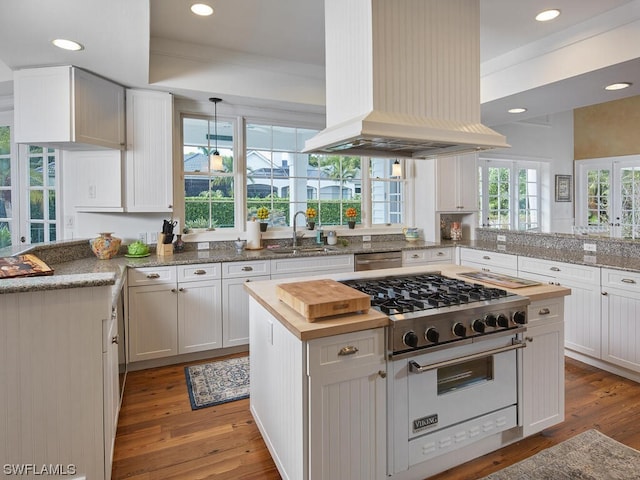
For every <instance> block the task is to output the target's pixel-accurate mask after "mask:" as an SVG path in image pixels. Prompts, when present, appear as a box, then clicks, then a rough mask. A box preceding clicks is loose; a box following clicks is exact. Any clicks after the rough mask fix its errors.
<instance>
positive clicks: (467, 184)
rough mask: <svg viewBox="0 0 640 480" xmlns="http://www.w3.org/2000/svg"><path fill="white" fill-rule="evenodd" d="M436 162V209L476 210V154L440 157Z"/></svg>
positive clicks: (445, 210) (453, 210) (449, 210)
mask: <svg viewBox="0 0 640 480" xmlns="http://www.w3.org/2000/svg"><path fill="white" fill-rule="evenodd" d="M435 162H436V171H435V176H436V211H438V212H474V211H477V210H478V163H477V158H476V154H471V155H460V156H450V157H441V158H437V159H436V160H435Z"/></svg>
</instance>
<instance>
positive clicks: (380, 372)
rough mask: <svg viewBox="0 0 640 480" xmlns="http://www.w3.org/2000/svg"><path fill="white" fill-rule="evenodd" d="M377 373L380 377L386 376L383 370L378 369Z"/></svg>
mask: <svg viewBox="0 0 640 480" xmlns="http://www.w3.org/2000/svg"><path fill="white" fill-rule="evenodd" d="M378 375H380V377H381V378H387V372H385V371H384V370H378Z"/></svg>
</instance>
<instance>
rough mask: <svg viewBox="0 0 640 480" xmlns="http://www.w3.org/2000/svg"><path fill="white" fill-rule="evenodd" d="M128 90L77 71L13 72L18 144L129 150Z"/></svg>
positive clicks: (46, 68) (74, 68)
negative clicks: (127, 144) (126, 133)
mask: <svg viewBox="0 0 640 480" xmlns="http://www.w3.org/2000/svg"><path fill="white" fill-rule="evenodd" d="M124 97H125V93H124V87H122V86H121V85H117V84H115V83H113V82H110V81H108V80H106V79H104V78H101V77H98V76H97V75H94V74H92V73H89V72H87V71H85V70H81V69H79V68H77V67H73V66H69V65H67V66H59V67H42V68H28V69H24V70H18V71H16V72H15V73H14V102H15V139H16V142H17V143H28V144H33V145H42V146H47V147H53V148H62V149H66V150H91V149H103V148H109V149H116V150H122V149H124V146H125V103H124Z"/></svg>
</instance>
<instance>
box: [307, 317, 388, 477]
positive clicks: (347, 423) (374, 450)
mask: <svg viewBox="0 0 640 480" xmlns="http://www.w3.org/2000/svg"><path fill="white" fill-rule="evenodd" d="M307 349H308V366H309V367H308V368H309V372H308V374H309V449H308V450H309V471H310V475H309V478H312V479H314V480H316V479H323V480H333V479H336V478H341V479H348V480H365V479H376V478H380V479H381V478H384V477H385V474H386V462H385V458H386V380H385V377H386V362H385V355H384V351H385V348H384V329H382V328H378V329H374V330H365V331H361V332H354V333H347V334H343V335H336V336H333V337H326V338H320V339H317V340H311V341H309V342H308V345H307Z"/></svg>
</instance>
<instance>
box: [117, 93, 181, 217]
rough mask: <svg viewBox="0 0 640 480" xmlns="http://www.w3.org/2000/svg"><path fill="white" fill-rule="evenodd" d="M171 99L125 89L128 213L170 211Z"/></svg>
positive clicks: (161, 95) (171, 188) (171, 166)
mask: <svg viewBox="0 0 640 480" xmlns="http://www.w3.org/2000/svg"><path fill="white" fill-rule="evenodd" d="M172 121H173V97H172V96H171V95H170V94H168V93H162V92H148V91H143V90H127V154H126V164H127V165H126V186H127V188H126V194H127V197H126V205H127V211H129V212H171V211H172V210H173V162H172V159H173V152H172V148H173V141H172V140H173V135H172Z"/></svg>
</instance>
